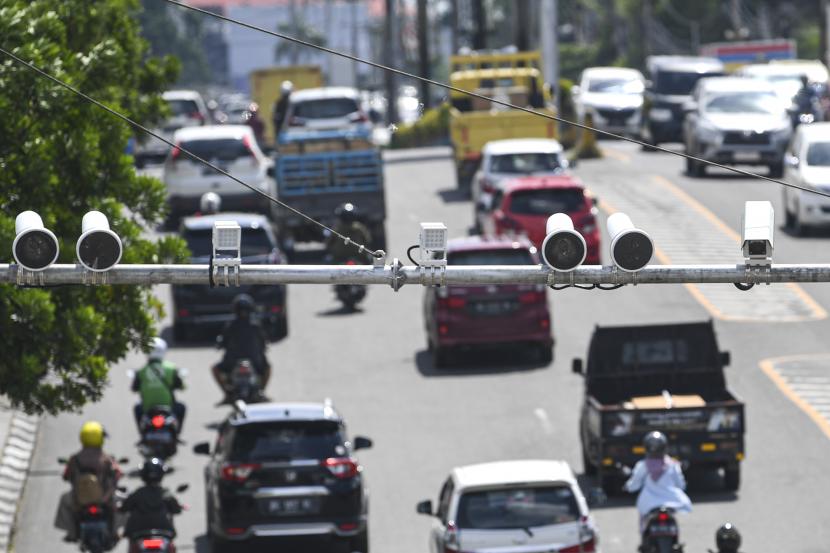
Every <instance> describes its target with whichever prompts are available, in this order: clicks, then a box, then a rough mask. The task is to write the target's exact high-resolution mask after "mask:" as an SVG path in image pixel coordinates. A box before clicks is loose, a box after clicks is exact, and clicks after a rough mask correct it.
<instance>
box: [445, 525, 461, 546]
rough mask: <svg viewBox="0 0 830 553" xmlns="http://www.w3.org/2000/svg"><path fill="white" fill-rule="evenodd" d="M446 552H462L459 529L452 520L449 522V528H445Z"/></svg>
mask: <svg viewBox="0 0 830 553" xmlns="http://www.w3.org/2000/svg"><path fill="white" fill-rule="evenodd" d="M444 553H461V549H460V545H459V543H458V529H457V528H456V527H455V523H454V522H452V521H450V522H448V523H447V528H446V529H445V530H444Z"/></svg>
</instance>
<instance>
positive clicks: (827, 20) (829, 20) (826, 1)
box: [821, 0, 830, 64]
mask: <svg viewBox="0 0 830 553" xmlns="http://www.w3.org/2000/svg"><path fill="white" fill-rule="evenodd" d="M821 8H822V11H823V13H822V15H823V16H824V36H823V38H824V62H825V64H830V0H822V2H821Z"/></svg>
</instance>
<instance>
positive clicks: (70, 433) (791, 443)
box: [15, 141, 830, 553]
mask: <svg viewBox="0 0 830 553" xmlns="http://www.w3.org/2000/svg"><path fill="white" fill-rule="evenodd" d="M601 145H602V147H603V148H604V149H605V150H606V152H607V155H606V157H605V158H604V159H602V160H594V161H585V162H582V163H581V164H580V166H579V167H578V168H577V170H576V172H577V174H579V175H580V176H581V177H582V179H583V180H584V181H585V182H586V183H587V184H588V185H589V187H590V188H591V189H592V190H593V191H594V192H595V193H596V194H597V195H598V196H599V197H600V200H601V202H602V204H601V205H602V207H603V209H605V210H606V211H609V212H610V211H612V210H626V211H628V212H629V214H630V215H631V216H632V218H633V219H634V222H635V224H639V225H640V226H642V227H643V228H644V229H646V230H647V231H649V232H650V233H651V234H652V235H653V236H654V238H655V241H656V244H657V246H658V248H659V250H660V252H659V256H658V259H657V260H656V261H663V262H665V261H672V262H677V263H685V262H706V261H709V262H715V263H723V262H730V260H737V259H738V258H739V254H738V245H737V243H736V242H735V236H734V232H735V231H739V229H738V224H739V220H740V213H741V210H742V208H743V201H744V200H747V199H770V200H772V201H773V202H774V203H775V205H776V206H777V208H778V211H777V213H778V219H779V221H780V220H781V219H782V211H781V210H780V207H779V206H780V190H778V188H777V185H773V184H770V183H764V182H761V181H753V180H750V179H746V178H735V177H731V176H728V175H726V174H723V173H715V174H713V176H710V177H707V178H705V179H699V180H693V179H689V178H687V177H685V176H684V175H682V174H681V168H682V166H683V163H682V160H680V159H675V158H674V157H672V156H670V155H668V154H664V153H641V152H640V151H639V150H638V149H637V148H636V147H634V146H631V145H629V144H625V143H622V142H605V141H604V142H602V143H601ZM386 171H387V173H386V183H387V202H388V212H389V214H390V216H389V217H390V218H389V222H388V234H389V246H390V251H391V252H392V253H393V255H395V256H397V257H402V258H403V257H405V255H404V253H405V249H406V247H407V246H409V245H410V244H413V243H416V242H417V233H418V223H419V222H420V221H425V220H430V221H444V222H445V223H446V224H447V225H448V227H449V228H450V232H451V235H461V234H464V233H465V232H466V230H467V227H468V226H469V225H470V223H471V221H472V217H471V215H472V209H471V205H470V203H469V201H466V200H464V199H463V198H462V197H461V196H460V195H459V194H457V193H456V191H455V190H454V173H453V168H452V164H451V161H450V158H449V157H448V151H446V150H435V151H433V150H426V151H422V152H409V153H408V154H407V155H406V156H405V157H399V158H398V160H397V161H394V162H390V163H387V169H386ZM730 229H731V230H730ZM829 237H830V236H828V235H824V236H817V237H810V238H794V237H791V236H789V235H787V234H786V233H785V232H783V231H781V230H779V232H778V235H777V237H776V242H775V259H776V260H777V261H783V262H796V261H811V262H823V263H827V262H830V249H828V248H827V244H828V243H830V242H828V238H829ZM733 247H734V250H732V248H733ZM730 252H732V253H730ZM730 255H731V256H732V257H728V258H724V256H730ZM606 259H607V256H606ZM158 292H159V294H160V296H161V297H162V298H164V299H165V300H167V299H168V298H169V290H167V289H166V288H165V287H159V289H158ZM422 293H423V291H422V290H421V289H419V288H418V287H416V286H407V287H405V288H404V289H403V290H401V291H400V292H398V293H394V292H393V291H392V290H391V289H388V288H384V287H373V288H372V289H371V290H370V291H369V295H368V298H367V301H366V302H365V304H363V309H362V310H361V311H360V312H359V313H356V314H351V315H343V314H340V312H339V311H338V310H337V306H336V304H335V301H334V298H333V295H332V293H331V291H330V290H329V289H328V288H321V287H314V286H300V285H292V286H291V287H290V291H289V301H290V307H289V312H290V335H289V337H288V338H287V339H286V340H284V341H282V342H281V343H279V344H276V345H273V346H272V347H271V348H270V350H269V358H270V359H271V363H272V365H273V366H274V367H275V376H274V378H273V379H272V382H271V386H270V389H269V394H270V395H271V396H272V397H273V398H274V399H276V400H317V401H319V400H322V399H323V398H325V397H331V398H332V399H333V400H334V403H335V405H336V406H337V408H338V409H339V410H340V411H341V412H342V414H343V415H344V416H345V417H346V420H347V422H348V424H349V428H350V432H351V433H352V434H356V433H358V434H363V435H367V436H369V437H371V438H372V439H373V440H374V442H375V447H374V448H373V449H371V450H368V451H365V452H361V455H360V460H361V461H362V463H363V465H364V466H365V473H366V475H367V477H368V482H369V485H370V489H371V492H370V493H371V514H370V525H371V546H372V549H373V551H376V552H384V553H386V552H389V553H399V552H400V553H416V552H424V551H427V533H428V528H429V520H428V518H426V517H424V516H422V515H417V514H416V513H415V503H416V502H417V501H419V500H421V499H425V498H433V499H435V497H436V495H437V493H438V490H439V486H440V484H441V482H442V481H443V479H444V478H445V477H446V475H447V473H448V471H449V470H450V469H451V468H452V467H453V466H456V465H460V464H466V463H474V462H480V461H491V460H499V459H511V458H543V459H551V458H552V459H564V460H566V461H567V462H569V463H570V464H571V466H572V467H573V468H574V470H575V471H576V472H577V473H579V472H581V461H580V459H579V457H580V455H579V438H578V435H577V418H578V408H579V402H580V394H581V392H582V383H581V381H580V378H579V377H577V376H575V375H572V374H571V373H570V360H571V359H572V358H573V357H576V356H584V355H585V350H586V348H587V341H588V338H589V336H590V333H591V330H592V328H593V326H594V325H596V324H626V323H650V322H668V321H678V320H680V321H690V320H701V319H706V318H710V317H713V318H715V319H716V326H717V330H718V333H719V339H720V342H721V348H722V349H728V350H730V351H731V352H732V366H731V367H730V368H729V369H728V375H727V378H728V381H729V382H730V385H731V386H732V387H733V388H734V389H735V390H736V391H737V393H738V394H739V395H740V396H741V397H742V398H743V399H744V401H745V402H746V404H747V414H748V415H747V416H748V422H747V426H748V434H747V455H748V457H747V460H746V462H745V464H744V469H743V485H742V488H741V490H740V491H739V492H738V493H737V494H730V493H724V492H722V491H719V488H718V486H717V485H716V483H712V482H692V483H691V484H692V490H691V495H692V499H693V500H694V502H695V510H694V512H693V513H691V514H690V515H687V516H684V517H682V518H681V520H680V523H681V532H682V541H683V542H685V543H686V544H687V548H686V551H687V552H702V551H705V550H706V548H707V547H712V546H713V535H714V532H715V529H716V528H717V527H718V526H719V525H720V524H721V523H723V522H725V521H731V522H733V523H734V524H736V525H737V527H738V528H739V529H740V530H741V532H742V533H743V534H744V543H745V546H746V547H745V549H746V550H747V551H754V552H779V551H788V552H793V553H796V552H802V553H810V552H819V551H822V552H823V551H826V550H827V543H830V525H827V524H826V520H827V519H826V517H827V515H826V512H827V509H826V500H825V498H826V497H828V496H830V479H828V478H827V477H826V470H825V466H826V464H827V459H828V458H830V439H829V438H830V423H828V421H827V419H826V418H825V415H824V411H822V409H821V407H822V404H821V399H822V398H826V397H830V387H828V386H827V383H828V382H830V380H828V379H827V378H824V376H823V375H824V373H823V370H822V369H823V367H824V366H825V365H826V361H827V360H828V359H830V357H828V356H830V347H829V346H827V345H826V336H828V333H830V322H829V321H828V319H827V316H826V310H830V287H828V286H823V285H814V286H804V287H769V288H767V287H756V289H754V290H752V291H750V292H739V291H738V290H736V289H735V288H734V287H732V286H730V285H713V286H710V287H708V288H704V287H686V286H680V285H653V286H637V287H631V286H629V287H626V288H624V289H621V290H617V291H592V292H586V291H581V290H565V291H558V292H555V293H552V294H551V297H552V302H553V303H552V305H553V309H554V330H555V333H556V337H557V345H556V352H555V355H556V357H555V361H554V362H553V363H552V364H551V365H550V366H547V367H539V366H533V365H528V364H525V363H524V362H523V361H522V360H521V358H520V357H519V356H516V355H513V354H512V353H506V354H505V355H502V356H497V357H492V356H490V357H487V358H479V357H471V358H470V359H469V361H468V363H467V365H466V366H464V367H460V368H456V369H453V370H447V371H444V372H439V371H436V370H435V369H434V368H433V367H432V365H431V362H430V358H429V356H428V355H427V352H426V342H425V339H424V333H423V328H422V324H423V323H422V314H421V296H422ZM166 324H168V323H167V322H166V321H165V323H163V325H162V326H166ZM167 334H169V330H168V332H167ZM169 357H170V359H171V360H172V361H174V362H176V363H178V364H179V365H181V366H185V367H188V368H189V369H190V374H189V377H188V382H187V384H188V389H187V391H186V392H185V393H184V394H183V396H182V398H183V400H184V401H185V402H186V403H187V405H188V407H189V409H190V411H189V415H188V420H187V422H186V427H185V430H184V437H185V439H186V440H187V441H188V443H189V444H193V443H196V442H199V441H202V440H210V439H212V437H213V432H212V430H211V429H210V428H209V427H208V426H209V424H210V423H212V422H215V421H218V420H219V419H220V418H221V417H222V415H223V410H222V409H218V408H215V407H214V406H213V405H214V403H215V402H216V401H218V400H219V394H218V392H217V390H216V389H215V386H214V384H213V382H212V380H211V379H210V376H209V366H210V365H211V364H212V363H214V362H215V361H216V359H217V352H216V351H215V350H214V349H212V348H210V347H206V346H204V345H198V346H193V347H191V346H187V347H179V346H175V347H173V348H172V349H171V352H170V355H169ZM142 362H143V358H142V357H141V356H140V355H137V354H130V355H128V356H127V357H126V358H125V359H124V360H123V361H122V362H120V363H118V364H117V365H116V366H114V367H113V368H112V372H111V387H110V389H109V390H108V391H107V393H106V395H105V397H104V399H103V400H102V401H101V402H100V403H98V404H95V405H90V406H89V407H88V408H87V409H86V410H85V411H84V413H83V414H82V415H62V416H59V417H57V418H47V419H45V421H44V423H43V425H42V430H41V433H40V437H39V443H38V449H37V453H36V457H35V460H34V464H33V468H32V473H31V476H30V479H29V482H28V484H27V488H26V491H25V498H24V502H23V505H22V507H21V511H20V515H19V522H20V524H19V527H18V529H17V534H16V537H15V543H16V551H17V552H20V553H36V552H41V551H45V550H49V551H50V552H52V553H64V552H71V551H75V550H76V549H75V547H73V546H71V545H68V544H64V543H62V542H61V540H60V534H59V533H58V532H57V531H56V530H54V529H53V528H52V518H53V516H54V507H55V505H56V504H57V500H58V496H59V494H60V493H61V492H62V491H63V490H64V489H65V486H64V484H63V483H62V482H61V480H60V477H59V467H58V465H57V464H56V462H55V459H56V458H57V457H58V456H61V455H67V454H69V453H71V452H72V451H73V450H75V449H76V446H77V441H76V436H77V432H78V429H79V427H80V423H81V421H83V420H84V419H87V418H97V419H101V420H103V421H104V422H105V423H106V425H107V428H108V431H109V433H110V435H111V438H110V440H109V442H108V446H107V447H108V449H109V450H111V451H112V452H114V453H115V454H117V455H128V456H130V457H132V460H133V463H132V464H133V465H135V464H137V461H138V456H137V454H136V453H135V450H134V446H133V443H134V442H135V440H136V432H135V429H134V425H133V421H132V417H131V409H130V407H131V405H132V403H133V402H134V397H132V395H131V394H130V392H129V390H128V381H127V377H126V370H127V369H129V368H135V367H137V366H139V365H140V364H141V363H142ZM204 464H205V460H204V458H199V457H196V456H194V455H193V454H192V453H191V452H190V451H189V448H183V449H182V451H181V453H180V454H179V455H178V456H177V458H176V459H175V465H176V468H177V472H176V473H175V474H174V475H172V476H171V477H169V479H168V483H169V484H171V485H174V484H178V483H180V482H189V483H190V484H191V490H190V491H188V492H186V493H185V494H184V501H185V502H187V503H188V504H189V505H190V511H189V512H187V513H185V514H184V515H182V516H181V517H180V518H179V519H178V521H177V526H178V529H179V539H178V543H179V547H180V549H181V550H182V551H188V550H189V551H193V550H195V551H199V552H200V553H206V552H207V546H206V543H205V540H204V537H203V534H204V530H205V528H204V516H203V513H204V502H203V486H202V474H201V471H202V467H203V466H204ZM128 484H129V485H135V481H131V482H129V483H128ZM594 513H595V516H596V518H597V521H598V524H599V528H600V539H601V545H602V548H603V551H605V552H606V553H607V552H617V551H620V552H632V551H635V550H636V546H637V544H638V536H637V532H636V528H637V515H636V511H635V509H634V507H633V499H630V498H619V499H613V500H612V501H610V502H609V503H608V504H607V505H605V506H602V507H598V508H595V509H594ZM119 551H126V545H125V544H121V545H120V546H119Z"/></svg>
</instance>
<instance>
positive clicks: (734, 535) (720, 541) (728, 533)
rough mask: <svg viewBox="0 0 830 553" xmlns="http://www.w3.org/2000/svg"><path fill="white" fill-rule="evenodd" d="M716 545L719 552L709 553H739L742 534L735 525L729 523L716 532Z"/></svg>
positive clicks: (711, 552) (710, 551) (710, 552)
mask: <svg viewBox="0 0 830 553" xmlns="http://www.w3.org/2000/svg"><path fill="white" fill-rule="evenodd" d="M715 545H717V547H718V550H717V552H713V551H712V550H711V549H710V550H709V553H738V550H739V549H740V547H741V534H740V533H739V532H738V529H737V528H735V526H734V525H733V524H731V523H729V522H727V523H726V524H724V525H723V526H721V527H720V528H718V531H717V532H715Z"/></svg>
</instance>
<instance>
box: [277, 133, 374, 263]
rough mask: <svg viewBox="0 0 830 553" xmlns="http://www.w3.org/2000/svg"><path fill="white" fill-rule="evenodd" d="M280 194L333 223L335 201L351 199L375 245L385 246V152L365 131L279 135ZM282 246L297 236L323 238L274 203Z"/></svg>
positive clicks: (289, 248)
mask: <svg viewBox="0 0 830 553" xmlns="http://www.w3.org/2000/svg"><path fill="white" fill-rule="evenodd" d="M274 176H275V178H276V181H277V196H278V198H279V199H280V200H281V201H283V202H285V203H287V204H288V205H290V206H292V207H294V208H295V209H297V210H298V211H301V212H303V213H305V214H307V215H308V216H310V217H312V218H314V219H316V220H318V221H322V222H323V223H325V224H326V225H329V226H332V225H334V224H335V223H336V221H335V217H334V211H335V209H336V208H337V206H339V205H341V204H344V203H346V202H351V203H353V204H354V205H355V206H357V208H358V211H359V213H360V216H361V218H362V221H363V223H364V224H365V225H366V226H367V227H368V228H369V230H370V232H371V234H372V244H370V246H371V247H372V248H374V249H378V248H381V249H386V229H385V220H386V197H385V193H384V185H383V158H382V156H381V152H380V150H379V149H378V148H377V147H376V146H374V145H373V144H371V143H370V142H369V141H368V140H367V139H366V138H365V137H360V136H355V135H354V134H353V133H347V132H340V131H316V132H309V133H304V134H302V135H298V134H297V133H292V134H291V135H290V138H286V135H283V136H281V138H280V141H279V145H278V148H277V152H276V154H275V163H274ZM273 216H274V220H275V222H276V224H277V228H278V229H279V235H280V242H281V246H282V248H283V251H285V252H286V253H290V252H292V251H293V249H294V245H295V244H296V243H297V242H315V241H323V240H324V239H325V237H324V236H323V234H322V231H321V229H320V227H318V226H317V225H314V224H312V223H311V222H309V221H308V220H307V219H304V218H303V217H301V216H299V215H297V214H296V213H293V212H291V211H290V210H288V209H286V208H284V207H281V206H276V205H275V206H274V212H273Z"/></svg>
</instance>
